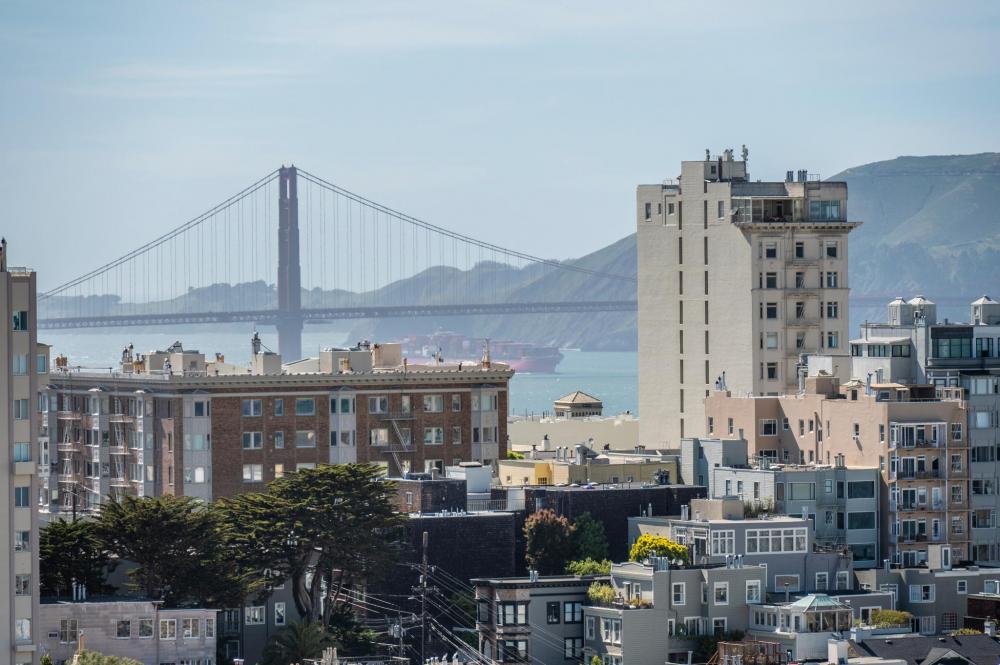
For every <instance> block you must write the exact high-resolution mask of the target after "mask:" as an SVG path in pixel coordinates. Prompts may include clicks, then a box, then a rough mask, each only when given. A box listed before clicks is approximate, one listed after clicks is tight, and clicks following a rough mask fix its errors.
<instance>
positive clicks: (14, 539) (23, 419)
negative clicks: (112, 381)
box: [0, 240, 47, 665]
mask: <svg viewBox="0 0 1000 665" xmlns="http://www.w3.org/2000/svg"><path fill="white" fill-rule="evenodd" d="M36 302H37V300H36V286H35V273H34V271H32V270H29V269H27V268H18V267H14V266H9V265H8V263H7V242H6V241H5V240H3V241H0V311H2V312H3V313H4V327H3V331H4V332H3V336H4V343H3V352H2V353H0V404H4V405H6V408H4V409H2V413H0V432H2V434H0V436H2V437H3V439H4V446H3V447H4V449H5V450H6V451H7V459H6V460H5V461H4V464H3V465H2V469H0V487H2V492H3V494H2V496H3V497H4V500H3V507H2V508H0V532H2V533H3V538H2V539H0V540H2V541H3V542H5V543H6V545H2V546H0V567H2V569H3V571H4V574H3V576H2V577H0V598H4V599H5V602H3V604H2V609H0V654H2V653H6V654H7V655H6V656H0V661H2V662H6V663H13V664H14V665H26V664H29V663H35V662H37V658H38V654H37V649H38V635H39V629H38V547H37V545H38V515H37V513H36V511H35V506H36V504H37V502H38V498H37V497H38V481H37V474H36V471H37V465H38V454H39V450H38V420H37V418H36V416H35V413H36V409H37V404H38V381H39V369H40V365H43V364H44V363H45V362H47V361H46V360H45V359H44V358H43V359H42V360H41V362H39V359H38V355H37V354H38V349H39V347H38V341H37V337H36V331H37V325H36V322H37V319H36V314H37V308H36Z"/></svg>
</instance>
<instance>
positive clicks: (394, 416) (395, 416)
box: [368, 411, 414, 420]
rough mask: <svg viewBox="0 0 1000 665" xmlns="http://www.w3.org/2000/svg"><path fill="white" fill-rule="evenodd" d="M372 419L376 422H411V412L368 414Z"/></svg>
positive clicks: (412, 417)
mask: <svg viewBox="0 0 1000 665" xmlns="http://www.w3.org/2000/svg"><path fill="white" fill-rule="evenodd" d="M368 415H370V416H371V417H372V418H376V419H378V420H413V419H414V414H413V412H412V411H383V412H381V413H369V414H368Z"/></svg>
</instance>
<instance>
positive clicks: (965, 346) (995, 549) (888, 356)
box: [850, 296, 1000, 563]
mask: <svg viewBox="0 0 1000 665" xmlns="http://www.w3.org/2000/svg"><path fill="white" fill-rule="evenodd" d="M969 310H970V311H969V322H968V323H956V322H948V321H947V320H945V321H944V322H938V320H937V306H936V305H935V304H934V302H933V301H931V300H928V299H927V298H925V297H923V296H917V297H915V298H912V299H910V300H908V301H904V300H903V299H902V298H896V299H895V300H893V301H892V302H891V303H889V306H888V317H887V321H886V322H885V323H867V324H865V325H863V326H862V327H861V336H860V337H859V338H857V339H853V340H851V346H850V352H851V360H852V364H853V375H854V376H855V377H858V378H862V379H866V380H869V381H870V382H875V383H879V382H881V383H890V382H891V383H901V384H904V385H905V384H911V383H916V384H930V385H934V386H938V387H940V388H947V389H957V390H960V391H961V393H962V398H963V399H964V400H965V403H966V416H967V420H966V421H965V429H966V444H967V446H968V452H969V466H968V475H969V487H968V490H967V492H966V494H967V496H968V497H969V500H970V510H971V513H970V522H971V527H970V528H971V541H972V551H971V552H970V555H969V556H970V558H973V559H975V560H976V561H983V562H993V563H998V562H1000V529H998V528H997V527H998V526H1000V522H998V515H1000V303H998V302H997V301H996V300H994V299H993V298H990V297H989V296H983V297H981V298H979V299H977V300H976V301H975V302H973V303H971V305H970V308H969ZM869 377H871V378H870V379H869Z"/></svg>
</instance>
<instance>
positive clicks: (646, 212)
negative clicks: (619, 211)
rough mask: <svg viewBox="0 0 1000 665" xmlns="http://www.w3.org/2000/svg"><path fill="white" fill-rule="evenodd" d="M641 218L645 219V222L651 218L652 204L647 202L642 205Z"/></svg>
mask: <svg viewBox="0 0 1000 665" xmlns="http://www.w3.org/2000/svg"><path fill="white" fill-rule="evenodd" d="M643 216H644V217H645V219H646V221H647V222H648V221H649V220H650V219H652V218H653V204H652V203H648V202H647V203H645V204H644V205H643Z"/></svg>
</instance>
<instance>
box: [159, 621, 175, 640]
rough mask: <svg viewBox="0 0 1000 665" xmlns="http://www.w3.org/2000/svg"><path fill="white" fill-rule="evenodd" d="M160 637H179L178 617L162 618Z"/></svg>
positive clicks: (164, 638)
mask: <svg viewBox="0 0 1000 665" xmlns="http://www.w3.org/2000/svg"><path fill="white" fill-rule="evenodd" d="M160 639H161V640H176V639H177V619H160Z"/></svg>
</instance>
